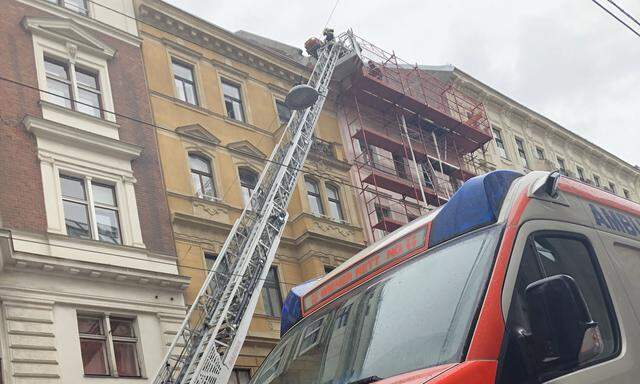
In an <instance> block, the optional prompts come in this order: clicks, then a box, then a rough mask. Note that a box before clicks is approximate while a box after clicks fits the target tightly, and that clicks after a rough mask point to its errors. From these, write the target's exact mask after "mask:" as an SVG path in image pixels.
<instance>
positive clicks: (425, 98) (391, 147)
mask: <svg viewBox="0 0 640 384" xmlns="http://www.w3.org/2000/svg"><path fill="white" fill-rule="evenodd" d="M350 35H351V45H352V50H353V51H354V52H355V55H354V57H353V58H351V62H350V70H349V71H348V75H345V76H344V77H343V78H342V79H340V80H341V81H340V89H341V90H340V92H339V96H338V101H339V106H340V110H341V114H342V121H343V123H342V126H343V128H342V129H343V130H344V129H346V131H347V133H348V137H349V139H350V141H351V149H350V159H349V160H351V161H352V162H353V164H354V169H353V172H352V173H353V174H354V178H355V180H354V181H355V182H356V183H357V184H359V187H360V192H359V194H360V197H361V199H360V201H361V202H363V206H364V210H363V214H364V217H365V221H366V222H367V227H369V232H370V235H371V237H372V239H373V240H377V239H378V238H380V237H382V236H383V235H384V234H386V233H389V232H392V231H394V230H395V229H397V228H399V227H400V226H401V225H403V224H404V223H406V222H408V221H411V220H413V219H414V218H416V217H418V216H420V215H422V214H425V213H426V212H429V211H430V210H432V209H434V207H437V206H440V205H442V204H444V203H445V202H446V201H447V200H448V199H449V197H450V196H451V195H452V194H453V193H454V192H455V190H456V189H457V188H458V187H459V186H460V185H461V183H462V182H464V181H465V180H467V179H469V178H470V177H472V176H474V175H475V174H477V172H478V168H477V161H476V158H475V154H476V151H478V150H479V149H481V148H482V147H483V145H484V144H485V143H487V142H488V141H489V140H491V137H492V136H491V128H490V124H489V121H488V119H487V115H486V111H485V108H484V105H483V104H482V103H481V102H479V101H476V100H474V99H472V98H471V97H469V96H467V95H464V94H462V93H461V92H459V91H457V90H456V89H454V87H453V85H452V84H448V83H445V82H443V81H441V80H439V79H438V78H436V77H434V76H433V75H431V74H430V73H429V72H428V71H426V70H424V69H422V68H420V67H419V66H418V65H411V64H408V63H406V62H404V61H402V60H401V59H399V58H398V57H397V56H396V55H395V53H391V52H387V51H385V50H383V49H380V48H378V47H376V46H374V45H373V44H371V43H369V42H367V41H366V40H364V39H361V38H359V37H356V36H355V35H353V34H350Z"/></svg>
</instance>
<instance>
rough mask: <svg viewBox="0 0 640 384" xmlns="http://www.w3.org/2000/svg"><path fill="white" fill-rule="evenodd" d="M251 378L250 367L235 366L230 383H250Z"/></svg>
mask: <svg viewBox="0 0 640 384" xmlns="http://www.w3.org/2000/svg"><path fill="white" fill-rule="evenodd" d="M250 379H251V375H250V374H249V370H248V369H241V368H234V369H233V371H231V377H229V383H228V384H248V383H249V380H250Z"/></svg>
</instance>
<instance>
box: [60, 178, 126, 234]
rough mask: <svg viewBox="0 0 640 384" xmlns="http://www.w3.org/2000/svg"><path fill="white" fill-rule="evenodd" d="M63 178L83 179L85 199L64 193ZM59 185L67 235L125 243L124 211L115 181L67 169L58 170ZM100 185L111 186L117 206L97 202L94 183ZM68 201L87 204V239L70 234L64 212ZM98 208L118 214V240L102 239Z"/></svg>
mask: <svg viewBox="0 0 640 384" xmlns="http://www.w3.org/2000/svg"><path fill="white" fill-rule="evenodd" d="M62 179H72V180H76V181H81V182H82V184H83V187H84V193H85V200H80V199H77V198H74V197H70V196H65V195H64V193H63V192H62ZM58 180H59V181H58V185H59V186H60V207H61V210H62V219H63V222H65V224H64V232H65V234H66V235H67V236H70V237H73V238H79V239H85V240H94V241H99V242H102V243H106V244H114V245H123V244H125V240H124V236H123V232H124V231H123V219H122V212H121V209H120V199H119V195H118V188H117V185H116V184H115V183H113V182H110V181H103V180H99V179H94V178H93V177H91V176H85V175H78V174H74V173H71V172H66V171H65V170H60V171H59V172H58ZM94 184H95V185H99V186H102V187H108V188H111V189H112V191H113V199H114V203H115V204H116V205H115V206H110V205H107V204H102V203H96V201H95V198H94V196H93V185H94ZM65 201H68V202H72V203H75V204H83V205H85V206H86V208H87V218H88V220H89V223H88V224H89V228H90V233H89V235H90V238H88V239H86V238H83V237H78V236H71V235H69V233H68V231H67V226H66V215H65V213H64V202H65ZM96 208H98V209H105V210H110V211H114V212H115V214H116V221H117V224H118V240H119V241H118V242H115V243H114V242H109V241H104V240H101V239H100V232H99V230H98V220H97V214H96Z"/></svg>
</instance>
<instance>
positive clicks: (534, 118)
mask: <svg viewBox="0 0 640 384" xmlns="http://www.w3.org/2000/svg"><path fill="white" fill-rule="evenodd" d="M453 76H454V78H456V79H457V78H460V79H464V82H465V85H467V86H468V87H469V88H471V89H474V90H476V92H483V93H484V94H486V98H487V101H489V102H491V103H493V104H495V105H496V106H497V107H498V108H502V109H509V110H511V113H512V114H513V115H516V116H518V117H519V118H521V119H522V120H523V121H528V122H529V124H535V125H537V126H539V127H540V128H542V129H544V130H545V136H547V135H557V136H558V137H559V138H560V139H561V141H563V142H566V141H570V142H572V144H574V145H576V146H582V147H583V148H584V149H588V150H589V151H590V152H594V153H597V154H598V156H600V157H602V158H604V159H606V161H611V162H613V163H614V164H615V165H619V166H620V165H621V166H623V167H625V168H626V170H627V171H630V172H632V173H633V174H635V175H637V176H640V168H636V166H634V165H632V164H630V163H628V162H626V161H624V160H622V159H621V158H619V157H618V156H616V155H614V154H613V153H611V152H608V151H607V150H605V149H603V148H601V147H599V146H597V145H596V144H594V143H592V142H590V141H589V140H587V139H585V138H583V137H582V136H580V135H578V134H576V133H574V132H572V131H570V130H569V129H567V128H565V127H563V126H561V125H559V124H558V123H556V122H554V121H553V120H551V119H549V118H547V117H545V116H543V115H541V114H539V113H538V112H536V111H534V110H532V109H530V108H529V107H527V106H524V105H522V104H520V103H518V102H517V101H515V100H513V99H511V98H509V97H508V96H505V95H504V94H502V93H500V92H499V91H497V90H495V89H493V88H491V87H489V86H488V85H486V84H484V83H482V82H481V81H479V80H477V79H475V78H473V77H472V76H470V75H468V74H466V73H464V72H462V71H460V70H459V69H457V68H455V69H454V71H453Z"/></svg>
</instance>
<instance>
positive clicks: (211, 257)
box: [204, 252, 217, 271]
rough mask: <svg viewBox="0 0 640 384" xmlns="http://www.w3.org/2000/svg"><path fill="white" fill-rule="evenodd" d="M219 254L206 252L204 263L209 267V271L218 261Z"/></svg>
mask: <svg viewBox="0 0 640 384" xmlns="http://www.w3.org/2000/svg"><path fill="white" fill-rule="evenodd" d="M216 258H217V255H215V254H213V253H209V252H205V253H204V265H205V267H207V271H210V270H211V269H212V268H213V265H214V264H215V262H216Z"/></svg>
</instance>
